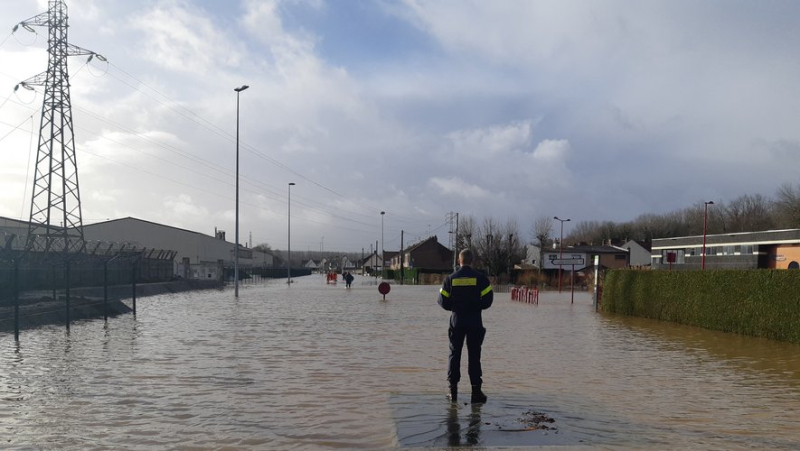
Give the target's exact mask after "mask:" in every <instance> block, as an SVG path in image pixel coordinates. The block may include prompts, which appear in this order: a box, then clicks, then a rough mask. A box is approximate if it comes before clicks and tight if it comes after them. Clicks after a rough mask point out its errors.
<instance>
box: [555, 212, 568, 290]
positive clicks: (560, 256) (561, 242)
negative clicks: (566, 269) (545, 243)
mask: <svg viewBox="0 0 800 451" xmlns="http://www.w3.org/2000/svg"><path fill="white" fill-rule="evenodd" d="M553 219H555V220H556V221H558V222H560V223H561V238H559V241H558V248H559V250H558V259H559V260H562V259H563V258H564V223H565V222H567V221H569V219H558V216H553ZM558 292H559V293H561V262H560V261H559V262H558Z"/></svg>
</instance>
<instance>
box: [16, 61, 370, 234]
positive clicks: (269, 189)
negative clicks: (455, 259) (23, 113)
mask: <svg viewBox="0 0 800 451" xmlns="http://www.w3.org/2000/svg"><path fill="white" fill-rule="evenodd" d="M84 67H86V64H84V65H83V66H81V69H82V68H84ZM76 73H77V72H76ZM12 102H13V101H12ZM13 103H16V104H18V105H21V106H25V105H23V104H20V103H17V102H13ZM27 108H29V109H32V108H30V107H27ZM75 108H76V109H77V110H79V111H82V112H84V113H86V114H88V115H90V116H92V117H94V118H95V119H97V120H99V121H102V122H105V123H107V124H109V125H113V126H115V127H117V128H119V129H121V130H123V131H126V132H128V133H131V134H132V136H134V137H136V138H139V139H141V140H143V141H146V142H149V143H151V144H153V145H156V146H159V147H161V148H163V149H165V150H168V151H170V152H173V153H176V154H177V155H179V156H181V157H184V158H187V159H189V160H191V161H193V162H196V163H200V164H201V165H203V166H205V167H207V168H209V169H212V170H214V171H217V172H221V173H226V172H227V174H228V175H230V174H232V172H231V171H226V170H223V169H222V168H221V167H220V166H218V165H214V164H213V163H210V162H208V161H207V160H204V159H202V158H199V157H196V156H194V155H191V154H187V153H186V152H185V151H182V150H180V149H178V148H176V147H174V146H170V145H167V144H163V143H161V142H158V141H156V140H153V139H151V138H148V137H146V136H142V135H141V134H140V133H138V132H136V131H135V130H132V129H129V128H127V127H125V126H123V125H121V124H119V123H116V122H114V121H111V120H108V119H106V118H105V117H103V116H101V115H98V114H96V113H94V112H91V111H89V110H86V109H84V108H80V107H75ZM34 114H35V113H34ZM31 118H32V116H31ZM26 120H27V119H26ZM9 125H10V124H9ZM75 128H77V129H79V130H81V131H83V132H85V133H88V134H90V135H94V136H97V137H99V138H101V139H104V140H107V141H110V142H113V143H116V144H118V145H120V146H123V147H127V148H130V149H132V150H135V151H138V152H140V153H142V154H144V155H147V156H149V157H151V158H153V159H156V160H159V161H162V162H165V163H168V164H171V165H174V166H177V167H179V168H182V169H184V170H187V171H189V172H193V173H195V174H198V175H200V176H203V177H208V178H211V179H213V180H216V181H218V182H221V183H224V184H226V185H228V186H231V185H232V183H231V182H230V181H227V180H223V179H219V178H217V177H213V176H211V175H208V174H205V173H202V172H198V171H197V170H196V169H192V168H189V167H187V166H185V165H182V164H180V163H176V162H174V161H170V160H167V159H164V158H161V157H158V156H156V155H152V154H150V153H148V152H145V151H142V150H141V149H139V148H137V147H134V146H132V145H129V144H125V143H123V142H120V141H118V140H115V139H113V138H110V137H107V136H104V135H101V134H99V133H96V132H93V131H91V130H89V129H86V128H84V127H80V126H75ZM82 151H85V152H87V153H89V154H90V155H94V156H97V157H100V158H106V159H108V158H107V157H103V156H100V155H98V154H95V153H92V152H88V151H86V150H85V149H82ZM108 160H110V161H114V160H111V159H108ZM118 163H119V164H121V165H123V166H126V167H129V168H132V169H138V168H135V167H133V166H130V165H125V164H124V163H121V162H118ZM142 171H144V172H147V173H149V174H151V175H154V176H157V177H160V178H163V179H166V180H171V179H167V178H166V177H163V176H161V175H158V174H155V173H152V172H150V171H146V170H142ZM243 178H244V179H245V181H246V182H247V183H248V184H249V185H251V186H253V187H255V188H257V189H262V190H264V191H266V192H267V193H268V194H272V195H273V196H275V197H272V198H271V199H273V200H282V199H283V198H284V197H285V196H284V195H283V193H282V192H280V191H278V190H277V189H275V188H272V187H269V186H268V185H264V184H262V183H259V182H255V181H251V180H250V179H249V178H245V177H243ZM259 185H260V186H259ZM186 186H188V187H191V188H193V189H199V188H196V187H194V186H193V185H186ZM200 190H201V191H203V190H202V189H200ZM248 191H249V192H250V193H252V194H255V195H262V194H263V193H262V192H256V191H252V190H248ZM268 198H269V197H268ZM301 199H308V198H306V197H305V196H302V195H298V199H297V200H296V203H297V204H298V205H302V206H304V207H305V209H307V210H309V211H312V212H318V213H321V214H323V215H325V216H329V217H331V218H335V219H339V220H342V221H347V222H352V223H355V224H359V225H364V226H367V227H374V226H375V224H374V223H367V222H363V221H358V220H356V219H353V218H348V217H345V216H341V215H339V214H337V213H334V212H332V211H328V210H322V209H319V208H315V207H314V206H312V205H310V204H308V203H307V202H303V201H302V200H301ZM311 201H312V202H314V203H318V204H320V205H324V206H325V205H327V204H324V203H321V202H317V201H314V200H311ZM352 213H354V214H358V215H361V216H365V217H368V216H367V215H366V214H363V213H358V212H352Z"/></svg>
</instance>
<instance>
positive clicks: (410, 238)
mask: <svg viewBox="0 0 800 451" xmlns="http://www.w3.org/2000/svg"><path fill="white" fill-rule="evenodd" d="M67 5H68V8H69V25H70V28H69V40H70V43H72V44H74V45H77V46H79V47H83V48H86V49H90V50H92V51H94V52H97V53H98V54H101V55H103V56H104V57H105V58H106V59H107V62H103V61H101V60H99V59H93V60H92V61H91V62H88V63H87V57H86V56H76V57H71V58H70V61H69V69H70V81H71V101H72V106H73V120H74V126H75V142H76V153H77V160H78V168H79V169H78V170H79V179H80V193H81V201H82V215H83V221H84V223H85V224H91V223H96V222H100V221H104V220H107V219H115V218H121V217H127V216H132V217H136V218H140V219H145V220H149V221H154V222H159V223H163V224H167V225H172V226H175V227H180V228H186V229H190V230H194V231H198V232H202V233H207V234H209V235H212V234H213V233H214V229H215V228H217V229H221V230H225V231H226V233H227V236H228V239H229V240H231V239H232V238H233V236H234V228H235V217H236V213H235V180H236V175H235V174H236V171H235V168H236V166H235V164H236V163H235V162H236V138H235V137H236V115H237V95H236V92H234V90H233V89H234V88H236V87H239V86H242V85H245V84H246V85H248V86H250V88H249V89H247V90H246V91H242V92H241V93H240V95H239V133H240V138H239V146H240V147H239V158H240V169H239V181H240V203H239V206H240V213H239V218H240V234H241V241H242V242H249V241H250V236H251V235H252V243H253V244H260V243H267V244H269V245H270V246H272V247H273V248H277V249H286V247H287V242H288V238H289V228H290V227H291V247H292V249H293V250H312V251H314V250H325V251H334V250H339V251H356V252H357V251H360V250H361V249H362V248H363V249H365V250H366V252H369V250H370V246H375V242H376V241H381V240H382V241H383V248H384V249H386V250H398V249H399V247H400V238H401V237H400V235H401V231H402V232H403V235H404V244H406V245H408V244H409V243H413V242H416V241H419V240H422V239H424V238H427V237H429V236H433V235H436V236H438V238H439V241H440V242H442V243H443V244H445V245H446V244H447V243H448V235H449V234H448V231H449V230H450V226H449V225H448V224H447V222H446V220H447V216H448V213H450V212H458V213H459V215H460V217H464V216H472V217H474V218H475V219H476V220H477V222H478V223H480V222H482V221H483V219H484V218H493V219H495V220H496V221H498V222H500V223H506V222H507V221H514V222H516V223H517V225H518V227H519V230H520V232H521V233H522V235H523V236H525V237H526V238H528V239H530V236H529V235H530V230H531V225H532V224H533V221H534V220H535V219H536V218H537V217H541V216H548V217H552V216H559V217H560V218H570V219H571V221H572V223H573V224H574V223H576V222H580V221H595V220H596V221H605V220H610V221H616V222H623V221H628V220H632V219H634V218H636V217H637V216H639V215H641V214H645V213H664V212H669V211H674V210H677V209H682V208H685V207H688V206H691V205H693V204H695V203H697V202H700V201H704V200H715V201H725V200H732V199H734V198H736V197H738V196H741V195H743V194H763V195H765V196H768V197H771V196H772V195H773V194H774V193H775V191H776V189H777V188H778V187H779V186H780V185H782V184H784V183H792V184H798V183H800V175H799V174H798V171H797V168H798V167H800V127H798V126H797V125H798V122H799V119H800V59H799V58H798V50H800V27H797V26H796V23H797V19H798V18H800V3H799V2H797V1H794V0H786V1H784V0H774V1H769V2H762V1H755V0H751V1H739V0H707V1H702V2H698V1H676V0H669V1H666V0H665V1H658V0H651V1H645V2H639V1H636V2H632V1H613V0H591V1H590V0H585V1H580V0H575V1H570V2H563V1H557V0H554V1H537V0H498V1H483V0H437V1H433V0H431V1H428V0H373V1H344V0H338V1H330V0H243V1H224V2H223V1H214V0H146V1H137V2H130V1H125V0H102V1H101V0H73V1H67ZM0 10H1V11H2V15H1V17H2V19H0V43H2V44H0V105H1V106H0V162H1V163H0V216H6V217H11V218H21V219H28V217H29V215H30V202H31V199H30V197H31V189H32V187H31V185H32V177H33V171H34V161H35V159H36V147H37V140H38V128H39V122H40V120H41V108H42V102H43V92H44V91H43V88H38V90H37V91H35V92H31V91H27V90H24V89H20V90H17V91H16V92H15V91H14V87H15V86H16V85H17V84H18V83H19V82H21V81H24V80H26V79H28V78H30V77H32V76H34V75H36V74H39V73H41V72H43V71H45V70H46V68H47V51H46V48H47V42H46V41H47V39H46V37H47V29H46V28H41V27H37V28H36V29H35V30H36V32H37V33H36V34H35V33H31V32H29V31H27V30H25V29H22V28H20V29H18V30H17V31H16V32H15V33H12V31H11V30H12V28H13V27H14V25H16V24H17V23H18V22H20V21H22V20H25V19H28V18H31V17H33V16H35V15H37V14H39V13H41V12H44V11H46V10H47V2H46V1H43V0H0ZM290 182H292V183H295V184H296V185H294V186H292V187H291V199H289V189H290V188H289V185H288V184H289V183H290ZM290 208H291V213H290ZM381 211H385V215H383V216H382V215H381V214H380V212H381ZM289 223H291V225H290V224H289ZM569 228H570V223H567V224H566V225H565V231H564V233H565V235H566V234H568V233H569ZM379 246H380V244H379Z"/></svg>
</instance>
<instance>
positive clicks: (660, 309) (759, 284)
mask: <svg viewBox="0 0 800 451" xmlns="http://www.w3.org/2000/svg"><path fill="white" fill-rule="evenodd" d="M602 309H603V311H604V312H609V313H621V314H624V315H631V316H640V317H644V318H653V319H658V320H662V321H672V322H676V323H681V324H688V325H692V326H699V327H704V328H707V329H714V330H721V331H725V332H735V333H739V334H744V335H752V336H756V337H765V338H770V339H773V340H781V341H789V342H792V343H800V273H798V272H797V271H785V270H784V271H781V270H713V271H637V270H615V271H610V272H609V273H608V274H606V278H605V287H604V289H603V298H602Z"/></svg>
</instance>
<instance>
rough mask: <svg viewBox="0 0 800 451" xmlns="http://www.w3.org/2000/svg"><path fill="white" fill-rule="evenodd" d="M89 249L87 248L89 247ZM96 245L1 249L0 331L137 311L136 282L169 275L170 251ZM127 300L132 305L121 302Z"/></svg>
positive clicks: (153, 279)
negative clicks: (64, 249) (73, 249)
mask: <svg viewBox="0 0 800 451" xmlns="http://www.w3.org/2000/svg"><path fill="white" fill-rule="evenodd" d="M87 249H89V248H87ZM98 250H99V246H96V247H94V248H93V249H89V250H88V251H87V250H85V252H82V253H59V254H55V253H38V252H28V251H24V250H18V249H12V248H11V246H7V247H5V248H3V249H0V332H10V331H11V330H13V331H14V335H15V339H19V330H20V329H21V328H26V327H33V326H37V325H41V324H51V323H60V322H63V323H64V324H65V325H66V327H67V329H69V326H70V322H71V321H73V320H76V319H81V318H91V317H99V316H103V317H105V318H106V319H107V318H108V316H114V315H117V314H120V313H127V312H130V311H133V312H134V313H135V309H136V284H137V283H147V282H162V281H168V280H171V279H172V277H173V264H174V263H173V260H172V259H173V257H174V253H172V252H170V251H155V250H150V251H146V250H141V251H137V250H136V249H135V248H134V249H130V250H125V249H124V248H120V249H118V250H116V251H114V252H109V251H110V250H111V249H106V251H103V252H97V251H98ZM122 299H131V300H132V301H133V307H132V308H131V307H129V306H127V305H126V304H124V303H122V302H121V300H122Z"/></svg>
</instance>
